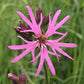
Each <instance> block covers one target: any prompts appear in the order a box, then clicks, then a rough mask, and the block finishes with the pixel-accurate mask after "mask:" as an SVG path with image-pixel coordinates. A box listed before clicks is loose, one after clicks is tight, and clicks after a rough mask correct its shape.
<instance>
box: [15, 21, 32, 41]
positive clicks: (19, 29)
mask: <svg viewBox="0 0 84 84" xmlns="http://www.w3.org/2000/svg"><path fill="white" fill-rule="evenodd" d="M14 29H15V31H16V32H17V33H18V34H20V35H21V36H22V37H24V38H26V39H27V40H32V33H31V32H30V33H25V32H20V31H23V30H28V29H31V28H30V27H29V26H26V25H25V24H24V23H23V22H22V21H20V26H19V27H15V28H14ZM30 37H31V38H30Z"/></svg>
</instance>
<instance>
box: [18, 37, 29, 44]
mask: <svg viewBox="0 0 84 84" xmlns="http://www.w3.org/2000/svg"><path fill="white" fill-rule="evenodd" d="M17 37H18V38H20V39H21V40H23V41H24V42H25V43H29V41H27V40H25V39H24V38H23V37H22V36H17Z"/></svg>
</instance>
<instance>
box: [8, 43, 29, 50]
mask: <svg viewBox="0 0 84 84" xmlns="http://www.w3.org/2000/svg"><path fill="white" fill-rule="evenodd" d="M8 48H9V49H12V50H21V49H26V48H27V44H24V45H13V46H8Z"/></svg>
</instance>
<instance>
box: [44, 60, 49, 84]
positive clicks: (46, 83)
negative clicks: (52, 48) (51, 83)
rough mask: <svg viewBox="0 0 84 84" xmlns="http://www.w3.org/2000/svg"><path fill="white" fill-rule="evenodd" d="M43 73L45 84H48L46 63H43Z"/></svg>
mask: <svg viewBox="0 0 84 84" xmlns="http://www.w3.org/2000/svg"><path fill="white" fill-rule="evenodd" d="M43 66H44V73H45V84H48V74H47V67H46V62H45V61H44V65H43Z"/></svg>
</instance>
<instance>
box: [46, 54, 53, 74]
mask: <svg viewBox="0 0 84 84" xmlns="http://www.w3.org/2000/svg"><path fill="white" fill-rule="evenodd" d="M45 59H46V61H47V64H48V66H49V68H50V71H51V72H52V74H53V75H55V69H54V66H53V64H52V62H51V60H50V58H49V56H48V55H46V56H45Z"/></svg>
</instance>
